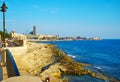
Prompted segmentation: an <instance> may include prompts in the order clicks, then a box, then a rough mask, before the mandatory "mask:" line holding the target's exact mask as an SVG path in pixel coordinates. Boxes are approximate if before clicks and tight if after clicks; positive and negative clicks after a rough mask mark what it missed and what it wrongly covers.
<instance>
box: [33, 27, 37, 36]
mask: <svg viewBox="0 0 120 82" xmlns="http://www.w3.org/2000/svg"><path fill="white" fill-rule="evenodd" d="M33 35H37V30H36V26H33Z"/></svg>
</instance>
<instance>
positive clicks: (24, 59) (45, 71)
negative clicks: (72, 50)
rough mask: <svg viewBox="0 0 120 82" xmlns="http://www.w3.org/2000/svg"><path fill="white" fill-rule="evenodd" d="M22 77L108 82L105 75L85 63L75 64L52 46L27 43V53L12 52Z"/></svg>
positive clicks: (52, 81) (62, 81) (64, 81)
mask: <svg viewBox="0 0 120 82" xmlns="http://www.w3.org/2000/svg"><path fill="white" fill-rule="evenodd" d="M11 52H12V54H13V56H14V59H15V61H16V64H17V66H18V69H19V72H20V75H22V76H23V75H28V76H34V77H36V76H37V77H39V78H41V79H42V80H43V81H44V80H45V78H46V77H50V79H51V82H54V81H55V82H67V80H66V78H61V76H62V74H69V75H90V76H91V77H94V78H98V79H101V80H106V79H107V78H106V76H105V75H102V74H101V75H98V74H97V73H94V72H92V71H91V70H88V69H87V70H86V69H84V67H87V66H90V65H88V64H84V63H78V62H74V61H73V60H72V58H70V57H69V56H67V55H66V54H65V53H64V52H63V51H60V50H59V49H58V48H57V47H56V46H55V45H52V44H38V43H33V42H27V51H26V52H24V53H22V52H21V53H19V54H16V53H14V52H13V51H11Z"/></svg>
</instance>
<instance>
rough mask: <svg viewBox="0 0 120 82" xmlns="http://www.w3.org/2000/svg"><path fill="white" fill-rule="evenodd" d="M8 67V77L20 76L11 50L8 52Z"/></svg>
mask: <svg viewBox="0 0 120 82" xmlns="http://www.w3.org/2000/svg"><path fill="white" fill-rule="evenodd" d="M6 67H7V73H8V77H13V76H20V74H19V71H18V68H17V65H16V63H15V61H14V58H13V56H12V54H11V52H10V51H9V49H7V50H6Z"/></svg>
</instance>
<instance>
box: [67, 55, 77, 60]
mask: <svg viewBox="0 0 120 82" xmlns="http://www.w3.org/2000/svg"><path fill="white" fill-rule="evenodd" d="M67 55H68V56H69V57H71V58H73V59H74V58H76V56H74V55H71V54H67Z"/></svg>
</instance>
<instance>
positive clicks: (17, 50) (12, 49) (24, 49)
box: [8, 46, 27, 55]
mask: <svg viewBox="0 0 120 82" xmlns="http://www.w3.org/2000/svg"><path fill="white" fill-rule="evenodd" d="M8 49H9V50H10V52H11V53H12V54H13V55H14V54H23V53H25V52H27V46H22V47H8Z"/></svg>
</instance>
